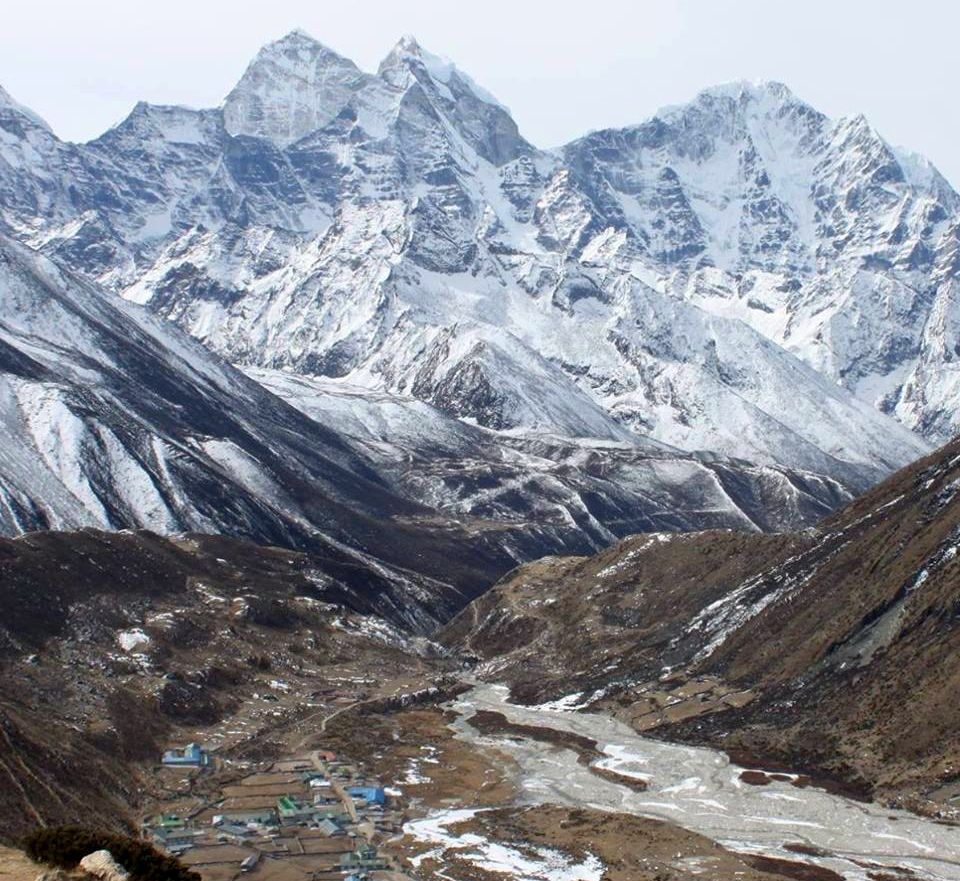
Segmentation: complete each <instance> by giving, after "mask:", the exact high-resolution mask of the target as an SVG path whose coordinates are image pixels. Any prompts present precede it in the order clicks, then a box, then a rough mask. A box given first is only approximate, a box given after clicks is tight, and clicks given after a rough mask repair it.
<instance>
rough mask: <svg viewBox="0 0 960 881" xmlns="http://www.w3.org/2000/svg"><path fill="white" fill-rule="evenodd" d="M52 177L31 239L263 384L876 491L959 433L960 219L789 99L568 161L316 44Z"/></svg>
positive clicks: (731, 90) (64, 149)
mask: <svg viewBox="0 0 960 881" xmlns="http://www.w3.org/2000/svg"><path fill="white" fill-rule="evenodd" d="M14 142H15V143H16V144H17V149H21V150H25V149H26V147H25V146H24V143H23V142H22V141H18V140H16V139H14ZM4 143H6V142H4ZM5 149H6V147H5ZM48 156H49V158H45V159H44V161H43V163H41V164H38V165H34V166H29V167H28V168H27V170H26V171H21V172H19V173H18V174H14V173H12V172H9V171H8V170H7V169H6V168H4V167H3V166H0V193H2V194H6V193H8V192H9V193H12V194H14V195H15V194H16V193H29V194H30V198H23V197H19V198H18V199H13V200H7V199H6V198H5V199H4V200H3V203H2V205H3V211H4V213H5V218H6V220H7V222H8V223H9V225H10V226H11V227H12V228H14V229H18V230H22V231H23V234H24V236H25V237H26V238H27V239H28V240H29V241H30V242H31V243H32V244H34V245H37V246H39V247H42V248H43V249H44V250H45V251H46V252H47V253H49V254H51V255H53V256H58V255H59V256H61V257H63V258H65V259H69V260H70V262H71V264H72V265H75V266H78V267H80V268H81V269H82V270H83V271H85V272H86V273H88V275H89V276H91V277H93V278H96V279H97V280H98V281H100V282H102V283H104V284H107V285H109V286H110V287H111V288H112V289H113V290H115V291H117V292H119V293H121V294H123V295H124V296H126V297H128V298H130V299H133V300H135V301H137V302H140V303H144V304H146V305H148V306H149V307H150V308H152V309H153V310H155V311H156V312H158V313H159V314H161V315H163V316H165V317H167V318H169V319H171V320H173V321H175V322H176V323H178V324H179V325H180V326H181V327H183V328H185V329H187V330H188V331H189V332H190V333H191V334H193V335H194V336H195V337H197V338H199V339H201V340H202V341H203V342H204V343H205V344H207V345H208V346H210V347H211V348H213V349H215V350H216V351H217V352H218V353H220V354H222V355H224V356H226V357H227V358H228V359H229V360H231V361H233V362H235V363H238V364H242V365H244V366H246V367H249V368H256V369H262V370H283V371H286V372H288V373H290V374H294V375H300V376H304V377H308V378H310V379H311V380H312V379H314V378H317V377H320V378H323V380H324V381H328V380H329V381H336V382H346V383H350V384H354V385H356V386H359V387H362V388H364V389H366V390H367V391H368V392H370V393H375V394H378V395H381V394H382V395H388V396H390V395H399V396H401V397H402V398H403V399H404V400H409V399H410V398H414V399H417V400H419V401H421V402H424V403H427V404H430V405H432V406H435V407H437V408H439V409H441V410H442V411H443V412H444V413H446V414H447V415H448V416H451V417H454V418H459V419H463V420H467V421H468V423H469V424H471V425H474V424H477V425H480V426H482V427H484V428H485V429H487V430H490V431H494V432H498V433H501V434H505V436H506V435H509V436H510V437H516V436H518V435H520V436H524V437H530V436H538V437H539V436H544V435H547V434H549V435H551V436H553V437H562V438H567V439H570V438H576V439H577V441H578V442H582V441H584V440H585V439H586V438H588V437H590V438H592V440H594V441H596V440H601V439H602V441H603V442H604V443H608V444H609V443H631V442H633V440H632V439H634V438H635V439H636V442H637V443H640V444H641V445H644V444H648V443H649V442H650V441H651V440H652V441H655V442H657V443H660V444H666V445H669V446H672V447H679V448H681V449H684V450H688V451H690V450H706V451H710V452H711V453H714V454H720V455H725V456H738V457H742V458H744V459H749V460H752V461H754V462H757V463H761V464H763V465H766V466H770V467H777V468H784V467H790V468H801V469H804V470H805V471H806V472H809V473H817V474H821V475H822V474H826V475H829V476H831V477H832V478H834V479H837V480H839V481H841V482H842V483H843V484H844V485H845V486H847V487H855V488H860V487H862V486H865V485H866V484H867V483H869V482H870V481H871V480H873V479H875V478H876V477H878V476H879V475H881V474H883V473H885V472H887V471H888V470H890V469H891V468H893V467H896V466H897V465H900V464H903V463H904V462H906V461H908V460H909V459H912V458H914V457H916V456H917V455H919V454H921V453H923V452H924V451H925V450H926V449H927V448H928V441H927V440H925V439H923V438H921V437H919V436H918V435H917V434H914V433H913V432H912V431H911V430H910V429H912V428H914V427H916V428H920V429H921V430H922V431H923V432H924V433H925V434H926V435H927V436H928V438H929V439H934V440H938V439H940V437H941V436H942V435H943V434H945V433H948V432H949V431H951V430H953V428H954V427H955V426H956V427H960V417H956V416H955V415H954V414H956V413H958V412H960V407H957V406H953V402H955V403H960V373H958V379H957V380H956V381H955V380H954V379H953V378H951V377H952V376H953V371H954V370H955V366H954V354H952V353H953V352H955V348H954V339H955V337H956V336H957V331H956V329H957V327H958V326H960V325H957V319H956V318H955V314H956V312H957V307H956V306H955V305H954V302H955V296H954V287H955V285H956V278H957V275H958V272H960V265H958V264H960V260H958V258H957V257H956V254H957V252H958V248H957V238H958V229H960V207H958V204H957V196H956V194H955V193H953V191H952V190H950V189H949V187H947V186H945V182H944V181H943V180H942V178H940V177H939V175H937V174H936V173H935V171H934V170H932V169H931V168H929V167H926V166H924V165H923V164H922V163H919V162H917V161H916V160H908V159H905V158H904V156H905V154H904V153H902V152H901V151H896V150H893V149H892V148H890V147H889V146H888V145H886V144H885V142H883V140H882V138H880V137H879V136H878V135H876V133H875V132H873V131H872V130H871V129H869V127H868V126H864V125H863V123H862V122H860V121H857V120H838V121H833V120H830V119H829V118H827V117H826V116H824V115H823V114H821V113H819V112H818V111H816V110H815V109H813V108H812V107H810V106H809V105H807V104H806V103H804V102H803V101H802V100H801V99H799V98H797V97H796V96H795V95H793V94H792V93H791V92H790V90H789V89H788V88H787V87H785V86H783V85H782V84H779V83H734V84H727V85H724V86H720V87H716V88H712V89H707V90H705V91H704V92H702V93H701V94H700V95H699V96H697V97H695V98H694V99H693V100H692V101H691V102H690V103H689V104H686V105H682V106H677V107H672V108H667V109H665V110H663V111H661V112H660V113H658V114H657V115H656V116H655V117H654V118H653V119H651V120H649V121H647V122H645V123H641V124H639V125H635V126H630V127H627V128H624V129H608V130H604V131H599V132H594V133H591V134H589V135H587V136H585V137H583V138H581V139H579V140H577V141H575V142H573V143H571V144H569V145H568V146H567V147H565V148H564V149H562V150H560V151H552V152H546V151H540V150H538V149H536V148H535V147H533V146H532V145H531V144H529V143H528V142H527V141H526V140H524V139H523V137H522V136H521V135H520V133H519V130H518V127H517V125H516V123H515V121H514V120H513V119H512V117H511V116H510V114H509V113H508V112H507V111H506V109H505V108H504V107H503V106H501V105H500V104H499V103H497V102H496V101H495V99H493V98H492V97H491V96H490V95H489V94H487V93H486V92H485V91H484V90H483V89H482V88H481V87H479V86H477V85H476V84H475V83H474V82H473V81H472V80H471V79H470V78H469V77H468V76H467V75H466V74H465V73H463V72H461V71H460V70H459V69H458V68H457V67H456V66H455V65H454V64H452V63H450V62H447V61H444V60H442V59H440V58H438V57H437V56H435V55H433V54H431V53H430V52H428V51H427V50H425V49H424V48H423V47H422V46H420V45H419V43H418V42H417V41H416V40H414V39H412V38H404V39H402V40H401V41H400V42H399V43H398V44H397V45H396V46H395V47H394V48H393V50H392V51H391V52H390V53H389V55H388V56H387V58H386V59H385V60H384V61H383V63H382V64H381V65H380V67H379V69H378V71H377V72H376V73H366V72H363V71H361V70H360V69H359V68H357V67H356V65H354V64H353V63H352V62H350V61H349V60H347V59H345V58H343V57H341V56H339V55H337V54H336V53H335V52H332V51H331V50H329V49H327V48H326V47H324V46H323V45H322V44H320V43H318V42H316V41H315V40H313V39H312V38H310V37H308V36H306V35H304V34H302V33H297V32H294V33H293V34H290V35H288V36H287V37H285V38H283V39H281V40H279V41H277V42H275V43H272V44H270V45H269V46H266V47H265V48H264V49H263V50H262V51H261V52H260V53H259V54H258V56H257V57H256V58H255V59H254V61H253V62H252V63H251V64H250V66H249V68H248V69H247V71H246V72H245V73H244V75H243V77H242V78H241V80H240V81H239V83H238V84H237V86H236V88H235V89H234V90H233V91H232V92H231V93H230V95H229V96H228V98H227V100H226V102H225V103H224V106H223V107H222V108H221V109H215V110H208V111H185V110H183V109H176V108H154V107H147V106H142V107H139V108H138V109H137V110H136V111H135V113H134V114H132V115H131V117H130V118H129V119H128V120H127V121H125V122H124V123H122V124H121V125H120V126H118V127H117V128H116V129H114V130H112V131H111V132H109V133H108V134H106V135H104V136H103V137H102V138H99V139H97V140H96V141H94V142H91V144H89V145H84V146H83V147H76V146H74V145H64V144H60V143H59V142H57V143H56V144H55V149H54V148H51V150H50V151H48ZM954 399H956V401H954ZM894 416H896V417H897V419H899V420H900V421H901V422H902V423H904V424H898V423H897V420H896V419H894V418H893V417H894Z"/></svg>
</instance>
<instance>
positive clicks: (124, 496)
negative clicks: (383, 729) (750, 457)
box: [0, 234, 849, 629]
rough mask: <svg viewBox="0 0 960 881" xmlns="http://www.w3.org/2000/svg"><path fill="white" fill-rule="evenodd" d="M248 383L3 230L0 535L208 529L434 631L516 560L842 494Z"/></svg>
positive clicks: (800, 478) (762, 472)
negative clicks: (317, 566) (378, 598)
mask: <svg viewBox="0 0 960 881" xmlns="http://www.w3.org/2000/svg"><path fill="white" fill-rule="evenodd" d="M257 378H258V379H259V380H260V381H259V382H258V381H255V380H254V379H251V378H250V377H248V376H245V375H244V374H243V373H241V372H240V371H238V370H236V369H234V368H233V367H231V366H229V365H228V364H226V363H224V362H223V361H222V360H220V359H219V358H218V357H217V356H215V355H213V354H212V353H210V352H209V351H208V350H206V349H205V348H204V347H203V346H202V345H200V344H199V343H197V342H196V341H194V340H191V339H190V338H189V337H187V336H186V335H184V334H183V333H182V332H180V331H179V330H178V329H177V328H175V327H173V326H171V325H170V324H169V323H167V322H164V321H162V320H160V319H157V318H156V317H154V316H151V315H150V314H149V313H147V312H146V311H145V310H143V309H142V308H140V307H137V306H134V305H132V304H129V303H126V302H125V301H123V300H120V299H118V298H116V297H114V296H112V295H110V294H108V293H105V292H104V291H102V290H101V289H99V288H97V287H96V286H95V285H93V284H92V283H90V282H87V281H84V280H82V279H81V278H79V277H77V276H75V275H73V274H71V273H70V272H68V271H66V270H64V269H63V268H62V267H60V266H59V265H58V264H56V263H55V262H53V261H51V260H49V259H47V258H45V257H43V256H41V255H39V254H38V253H37V252H35V251H32V250H31V249H29V248H27V247H26V246H23V245H19V244H17V243H15V242H14V241H13V240H11V239H8V238H5V237H3V236H2V234H0V419H2V423H0V424H2V428H3V434H4V437H5V444H4V445H3V448H2V449H0V532H2V533H6V534H15V533H17V532H21V531H26V530H33V529H41V528H58V529H65V528H75V527H77V526H84V525H89V526H99V527H104V528H150V529H154V530H156V531H160V532H166V533H170V532H178V531H183V530H193V531H204V532H219V533H223V534H229V535H237V536H243V537H246V538H250V539H253V540H255V541H259V542H262V543H268V544H278V545H284V546H287V547H296V548H301V549H305V550H309V551H311V552H314V553H320V554H323V555H324V556H327V557H329V558H331V559H333V558H336V559H340V560H342V561H344V563H345V565H346V562H347V561H349V560H353V561H354V564H355V565H356V567H357V569H358V571H364V572H366V571H371V570H372V569H373V568H375V566H376V565H382V566H383V571H384V573H385V574H384V579H382V581H383V583H384V584H386V583H390V584H392V587H391V588H390V589H389V590H387V591H386V593H385V594H384V597H383V600H384V605H383V606H382V608H381V612H382V613H383V614H385V615H387V616H388V617H390V618H391V619H392V620H394V621H398V622H399V621H403V622H405V623H407V624H414V625H415V626H418V627H421V628H426V629H429V628H430V627H432V626H433V625H434V624H435V623H436V622H437V621H439V620H443V619H444V618H446V617H447V616H449V615H450V614H452V613H453V612H455V611H457V610H458V609H459V608H460V607H461V606H462V605H463V604H464V603H465V602H466V600H467V599H468V598H469V596H472V595H475V593H476V592H478V591H479V590H481V589H484V588H486V587H487V586H488V585H489V584H490V583H491V581H493V580H495V579H496V578H497V577H499V575H501V574H502V573H503V572H504V571H506V570H507V569H509V568H512V566H514V565H515V564H516V563H517V562H518V561H520V560H524V559H530V558H534V557H538V556H541V555H543V554H546V553H557V552H569V551H571V550H573V551H581V552H585V551H589V550H593V549H596V548H598V547H601V546H603V545H605V544H607V543H609V542H610V541H611V540H613V539H614V538H616V537H617V536H621V535H624V534H626V533H629V532H633V531H637V530H643V529H649V528H651V526H660V527H662V528H675V529H700V528H704V527H706V526H727V527H731V528H743V529H750V530H756V529H777V528H786V527H792V526H795V525H797V524H798V523H806V522H810V521H812V520H813V519H815V518H817V517H819V516H822V515H823V514H824V513H826V512H827V511H829V510H831V509H833V508H834V507H835V506H836V505H837V504H839V503H840V502H842V501H844V500H845V499H846V498H848V497H849V496H848V493H847V492H846V491H845V490H844V489H843V488H842V487H841V486H840V485H839V484H838V483H836V482H834V481H831V480H829V479H826V478H820V477H818V476H817V475H813V474H808V473H804V472H797V471H792V470H789V469H784V468H777V467H773V466H767V467H763V466H752V465H749V464H747V463H744V462H738V461H732V460H728V459H722V458H719V457H707V456H695V455H691V454H685V453H682V452H680V451H677V450H672V449H670V448H667V447H665V446H664V445H662V444H657V443H654V442H648V443H642V442H641V441H640V439H638V438H637V439H634V440H632V441H631V440H629V439H625V440H623V441H621V442H610V441H608V442H606V443H604V442H602V441H590V442H583V443H581V444H578V443H577V442H576V441H574V440H565V439H560V438H557V439H553V438H546V437H541V438H538V439H525V438H522V437H510V436H506V435H501V434H499V433H497V432H493V431H491V430H488V429H484V428H482V427H478V426H472V425H467V424H465V423H463V422H461V421H459V420H456V419H454V418H452V417H450V416H448V415H446V414H444V413H443V412H441V411H439V410H437V409H436V408H434V407H432V406H430V405H428V404H425V403H422V402H420V401H417V400H416V399H413V398H410V397H406V398H402V397H396V396H390V395H385V394H380V395H373V394H370V393H368V394H366V396H364V395H362V394H351V393H350V390H349V388H346V389H345V388H342V387H340V386H337V385H336V384H332V383H331V384H327V385H322V384H319V383H316V382H311V381H309V380H305V379H298V378H296V377H290V376H287V375H286V374H278V373H274V374H269V375H267V374H263V373H259V374H257ZM269 389H273V390H275V391H276V392H277V394H274V393H272V392H271V391H270V390H269ZM283 398H289V400H290V404H287V403H285V402H284V400H283ZM451 559H454V560H456V562H455V563H454V564H451ZM371 589H376V590H378V591H382V590H384V588H383V584H380V585H374V584H371ZM404 597H406V599H404Z"/></svg>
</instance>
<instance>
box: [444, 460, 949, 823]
mask: <svg viewBox="0 0 960 881" xmlns="http://www.w3.org/2000/svg"><path fill="white" fill-rule="evenodd" d="M958 486H960V442H953V443H951V444H949V445H947V446H946V447H944V448H942V449H941V450H939V451H938V452H937V453H936V454H934V455H933V456H930V457H928V458H926V459H924V460H921V461H920V462H918V463H916V464H915V465H912V466H910V467H908V468H906V469H904V470H902V471H900V472H898V473H897V474H895V475H894V476H893V477H891V478H890V479H889V480H887V481H885V482H884V483H883V484H881V485H880V486H879V487H877V488H876V489H875V490H873V491H872V492H870V493H868V494H867V495H865V496H863V497H862V498H860V499H858V500H857V501H856V502H854V503H852V504H851V505H848V506H847V507H845V508H843V509H842V510H841V511H839V512H838V513H837V514H835V515H833V516H832V517H830V518H828V519H826V520H824V521H823V522H822V523H821V524H820V525H819V526H818V527H817V528H816V529H812V530H807V531H805V532H803V533H798V534H794V535H790V534H785V535H778V536H758V535H754V536H750V535H743V534H736V533H729V532H705V533H700V534H688V535H669V534H658V535H648V536H637V537H634V538H631V539H627V540H626V541H624V542H621V543H620V544H618V545H615V546H613V547H611V548H609V549H607V550H606V551H604V552H602V553H601V554H598V555H596V556H595V557H588V558H566V559H553V560H544V561H540V562H537V563H531V564H529V565H527V566H525V567H522V568H520V569H518V570H517V571H515V572H513V573H511V574H510V575H509V576H508V577H507V578H505V579H504V580H503V581H502V582H501V583H500V584H499V585H497V586H496V587H495V588H493V589H492V590H491V591H489V592H488V593H487V594H485V595H484V596H483V597H481V598H480V599H478V600H476V601H475V602H474V603H473V604H472V605H471V606H470V607H468V608H467V609H466V610H465V611H464V612H463V613H461V614H460V616H458V617H457V618H456V619H455V620H454V621H453V622H451V624H450V625H448V627H447V628H446V630H445V636H444V639H445V641H447V642H448V643H450V644H451V645H457V646H459V647H461V648H462V649H464V650H466V651H469V652H472V653H474V654H476V655H478V656H479V658H480V659H481V660H482V661H484V662H489V663H490V665H491V666H490V669H491V671H496V676H497V677H498V678H500V677H504V678H506V679H507V680H508V681H511V682H512V683H513V686H514V691H515V693H517V694H518V695H520V696H523V697H527V698H528V699H536V700H539V699H541V698H544V697H556V696H558V695H560V694H568V693H570V692H583V694H584V699H585V700H586V699H589V697H590V696H591V695H592V696H593V698H594V699H596V700H600V701H601V705H604V706H608V707H609V708H611V709H613V710H614V711H615V712H617V713H620V714H622V715H623V716H624V718H627V719H629V720H630V721H631V722H632V723H633V724H634V725H636V726H637V727H638V728H641V729H643V730H646V729H649V728H657V729H658V730H660V731H664V732H668V733H669V734H670V735H671V736H680V737H686V738H690V739H693V740H707V741H709V742H711V743H717V744H722V745H724V746H725V747H726V748H728V749H730V750H736V751H739V753H740V754H741V755H745V756H748V757H752V761H764V760H774V759H776V760H780V761H786V762H787V763H791V764H793V765H794V766H795V767H804V768H808V769H809V768H813V769H815V770H817V771H819V772H820V773H822V774H825V775H827V776H830V777H833V778H835V779H839V780H842V781H844V782H846V783H853V784H856V785H857V786H859V787H860V788H866V789H871V788H873V789H875V790H876V791H877V792H878V793H880V794H882V795H884V796H887V797H894V798H904V799H907V803H908V804H911V805H913V806H918V805H919V806H926V802H925V799H926V798H927V797H930V798H931V799H932V800H933V802H937V801H938V800H939V802H941V803H942V802H943V801H945V800H946V799H947V798H948V797H949V796H950V794H951V792H952V790H951V789H950V787H951V786H954V787H955V783H956V781H955V776H956V772H955V767H956V764H955V763H956V761H957V757H958V754H960V740H958V738H957V734H956V732H957V730H958V723H960V717H958V716H957V708H956V701H955V700H953V697H952V695H953V694H954V693H955V690H956V688H957V685H958V683H960V660H958V659H960V568H958V567H960V563H958V561H957V550H958V548H960V501H958V498H957V488H958ZM480 669H481V670H483V669H484V667H481V668H480Z"/></svg>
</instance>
